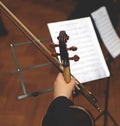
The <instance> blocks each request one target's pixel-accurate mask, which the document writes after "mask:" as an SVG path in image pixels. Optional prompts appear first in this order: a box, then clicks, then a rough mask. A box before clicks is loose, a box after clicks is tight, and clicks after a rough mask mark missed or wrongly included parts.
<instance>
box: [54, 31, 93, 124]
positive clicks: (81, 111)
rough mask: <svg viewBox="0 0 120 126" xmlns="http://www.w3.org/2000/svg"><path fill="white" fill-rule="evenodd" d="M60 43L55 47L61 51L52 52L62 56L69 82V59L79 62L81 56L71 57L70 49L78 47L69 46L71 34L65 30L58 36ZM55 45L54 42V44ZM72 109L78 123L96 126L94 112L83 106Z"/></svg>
mask: <svg viewBox="0 0 120 126" xmlns="http://www.w3.org/2000/svg"><path fill="white" fill-rule="evenodd" d="M57 39H58V41H59V44H57V45H55V44H54V46H55V47H57V46H58V47H59V53H52V55H53V56H58V55H59V56H60V61H61V64H62V66H63V75H64V79H65V81H66V82H67V83H69V82H70V79H71V73H70V62H69V60H71V59H72V60H74V61H75V62H77V61H78V60H79V56H77V55H74V56H73V57H71V58H69V54H68V50H72V51H76V50H77V47H75V46H72V47H70V48H67V44H66V43H67V40H68V39H69V36H68V35H67V34H66V32H65V31H60V33H59V36H58V37H57ZM52 45H53V44H52ZM69 109H70V111H71V112H72V113H73V115H74V118H76V120H79V122H78V123H80V125H82V126H95V123H94V118H93V116H92V114H91V113H90V112H89V111H88V110H87V109H85V108H84V107H81V106H69Z"/></svg>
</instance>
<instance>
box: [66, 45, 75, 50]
mask: <svg viewBox="0 0 120 126" xmlns="http://www.w3.org/2000/svg"><path fill="white" fill-rule="evenodd" d="M67 50H72V51H76V50H77V47H76V46H72V47H70V48H67Z"/></svg>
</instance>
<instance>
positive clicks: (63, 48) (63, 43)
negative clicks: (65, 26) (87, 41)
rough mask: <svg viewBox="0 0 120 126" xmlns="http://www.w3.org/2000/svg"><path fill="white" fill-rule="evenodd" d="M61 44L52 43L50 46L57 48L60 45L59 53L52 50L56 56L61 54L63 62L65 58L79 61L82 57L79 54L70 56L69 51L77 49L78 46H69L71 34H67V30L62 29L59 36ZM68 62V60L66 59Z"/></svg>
mask: <svg viewBox="0 0 120 126" xmlns="http://www.w3.org/2000/svg"><path fill="white" fill-rule="evenodd" d="M57 39H58V41H59V44H55V43H53V42H52V43H51V44H50V47H51V48H56V47H59V53H56V52H52V53H51V55H52V56H54V57H57V56H60V58H61V62H62V63H64V60H74V61H75V62H77V61H78V60H79V59H80V58H79V56H78V55H74V56H73V57H68V55H69V54H68V51H76V50H77V47H76V46H72V47H69V48H67V44H66V43H67V41H68V40H69V36H68V35H67V34H66V32H65V31H60V32H59V36H58V37H57ZM65 62H68V61H65Z"/></svg>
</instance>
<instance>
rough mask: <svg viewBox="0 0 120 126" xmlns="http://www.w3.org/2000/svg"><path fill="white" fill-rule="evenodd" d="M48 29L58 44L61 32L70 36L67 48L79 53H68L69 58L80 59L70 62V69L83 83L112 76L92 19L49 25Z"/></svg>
mask: <svg viewBox="0 0 120 126" xmlns="http://www.w3.org/2000/svg"><path fill="white" fill-rule="evenodd" d="M48 28H49V31H50V34H51V37H52V40H53V42H54V43H58V39H57V37H58V36H59V32H60V31H63V30H64V31H66V34H67V35H68V36H69V40H68V41H67V47H71V46H76V47H77V48H78V49H77V51H68V53H69V57H72V56H74V55H78V56H79V57H80V60H79V61H77V62H74V61H72V60H70V68H71V73H72V75H74V76H75V78H76V79H78V80H79V81H80V82H81V83H85V82H88V81H93V80H97V79H101V78H105V77H108V76H109V75H110V73H109V70H108V67H107V65H106V63H105V60H104V57H103V54H102V51H101V48H100V45H99V43H98V39H97V37H96V34H95V31H94V28H93V25H92V21H91V19H90V17H86V18H80V19H75V20H68V21H60V22H54V23H48ZM56 52H59V47H57V48H56Z"/></svg>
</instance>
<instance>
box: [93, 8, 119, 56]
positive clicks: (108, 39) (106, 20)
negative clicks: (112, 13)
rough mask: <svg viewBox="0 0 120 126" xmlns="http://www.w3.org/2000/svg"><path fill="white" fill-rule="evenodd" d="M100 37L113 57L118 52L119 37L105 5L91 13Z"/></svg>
mask: <svg viewBox="0 0 120 126" xmlns="http://www.w3.org/2000/svg"><path fill="white" fill-rule="evenodd" d="M91 15H92V18H93V20H94V22H95V25H96V27H97V29H98V31H99V34H100V36H101V39H102V41H103V43H104V44H105V46H106V48H107V50H108V51H109V53H110V54H111V56H112V57H113V58H115V57H117V56H118V55H119V54H120V38H119V37H118V35H117V33H116V31H115V29H114V27H113V25H112V23H111V20H110V17H109V14H108V12H107V9H106V7H104V6H103V7H101V8H99V9H98V10H96V11H94V12H93V13H91Z"/></svg>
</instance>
